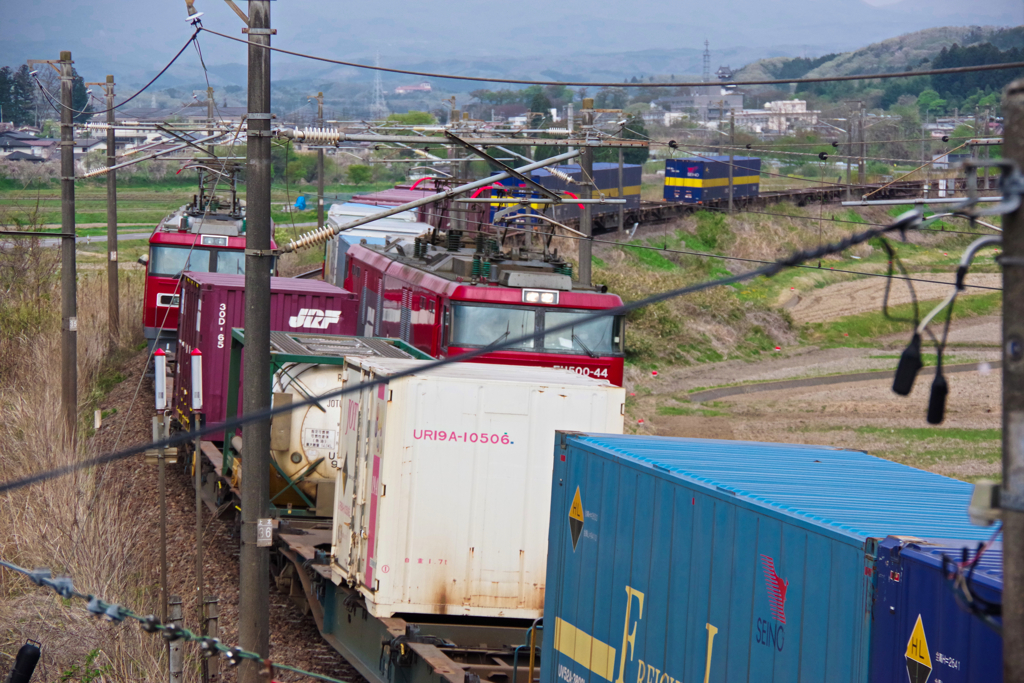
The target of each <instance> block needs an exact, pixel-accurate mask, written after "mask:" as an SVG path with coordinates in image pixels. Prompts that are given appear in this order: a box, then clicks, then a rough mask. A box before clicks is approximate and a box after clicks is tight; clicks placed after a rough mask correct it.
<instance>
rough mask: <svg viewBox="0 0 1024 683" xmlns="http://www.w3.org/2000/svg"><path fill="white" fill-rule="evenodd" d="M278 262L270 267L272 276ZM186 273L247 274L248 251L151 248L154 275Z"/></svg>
mask: <svg viewBox="0 0 1024 683" xmlns="http://www.w3.org/2000/svg"><path fill="white" fill-rule="evenodd" d="M190 251H191V253H189V252H190ZM276 263H277V259H276V258H275V259H274V260H273V262H272V265H271V268H270V272H271V273H273V272H274V270H275V268H276ZM185 271H190V272H193V273H227V274H229V275H245V252H244V251H243V250H241V249H226V250H220V249H200V248H199V247H192V248H191V249H190V248H189V247H171V246H154V247H152V248H151V249H150V255H149V274H150V275H157V276H161V277H178V276H179V275H181V274H182V273H183V272H185Z"/></svg>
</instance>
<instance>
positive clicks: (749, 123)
mask: <svg viewBox="0 0 1024 683" xmlns="http://www.w3.org/2000/svg"><path fill="white" fill-rule="evenodd" d="M820 114H821V112H820V111H817V110H811V111H808V109H807V102H805V101H804V100H779V101H777V102H767V103H765V105H764V109H744V110H743V111H741V112H738V113H737V114H736V125H737V126H739V127H740V128H743V129H745V130H749V131H752V132H754V133H777V134H785V133H788V132H790V131H793V130H798V129H801V128H809V127H811V126H813V125H815V124H817V123H818V116H819V115H820Z"/></svg>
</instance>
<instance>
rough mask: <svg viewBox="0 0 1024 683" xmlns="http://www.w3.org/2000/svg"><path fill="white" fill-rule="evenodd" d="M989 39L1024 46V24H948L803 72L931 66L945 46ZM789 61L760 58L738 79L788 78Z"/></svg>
mask: <svg viewBox="0 0 1024 683" xmlns="http://www.w3.org/2000/svg"><path fill="white" fill-rule="evenodd" d="M986 42H988V43H992V44H993V45H995V46H996V47H998V48H1000V49H1007V48H1010V47H1021V46H1024V26H1018V27H1015V28H999V27H994V26H966V27H964V26H946V27H942V28H930V29H925V30H923V31H917V32H915V33H907V34H904V35H902V36H897V37H896V38H889V39H888V40H883V41H881V42H878V43H872V44H871V45H868V46H867V47H864V48H861V49H859V50H854V51H852V52H843V53H841V54H838V55H836V56H835V57H834V58H833V59H830V60H828V61H826V62H825V63H824V64H821V65H818V66H816V67H815V68H812V69H810V70H808V71H806V72H805V73H804V74H801V75H802V76H807V77H828V76H846V75H852V74H877V73H886V72H894V71H913V70H916V69H922V68H927V65H924V66H922V62H924V61H925V60H928V61H931V60H933V59H934V58H935V56H936V55H938V54H939V52H941V51H942V49H943V48H948V47H951V46H952V45H954V44H957V45H960V46H961V47H966V46H968V45H976V44H979V43H986ZM788 62H789V60H787V59H781V58H777V57H776V58H771V59H759V60H757V61H755V62H753V63H751V64H748V65H747V66H745V67H743V68H742V69H740V70H739V71H738V72H736V76H735V80H737V81H742V80H760V79H768V78H784V77H786V76H783V75H782V70H783V69H784V68H785V67H786V66H787V64H788Z"/></svg>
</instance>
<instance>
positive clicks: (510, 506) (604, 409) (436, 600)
mask: <svg viewBox="0 0 1024 683" xmlns="http://www.w3.org/2000/svg"><path fill="white" fill-rule="evenodd" d="M422 365H423V362H422V361H413V360H400V359H391V358H347V359H346V360H345V367H344V370H343V372H344V373H345V375H346V379H347V382H348V384H349V385H350V386H355V385H357V384H359V383H361V382H363V381H365V380H367V379H376V378H388V377H391V376H393V375H394V374H396V373H397V372H401V371H406V370H415V369H416V368H417V367H419V366H422ZM343 400H344V401H345V405H344V406H343V407H342V416H343V418H344V419H343V423H342V427H341V434H340V438H339V446H338V450H339V453H338V463H339V465H338V467H339V470H338V477H337V479H336V482H335V499H334V502H335V505H334V510H335V511H334V520H333V530H334V531H333V538H332V549H331V570H332V575H333V580H334V582H335V583H341V582H342V581H346V582H351V583H354V584H355V585H356V587H357V588H358V589H359V590H360V592H361V593H362V594H363V597H364V598H365V600H366V609H367V611H369V612H370V614H372V615H374V616H376V617H379V618H384V617H391V616H392V615H394V614H396V613H413V614H443V615H452V616H467V617H497V618H512V619H536V618H537V617H540V616H541V614H542V613H543V608H544V570H545V567H546V566H547V548H548V540H547V539H548V534H547V525H548V510H549V507H550V499H549V496H550V491H551V489H550V488H549V482H550V480H551V451H550V447H551V446H550V444H551V442H552V441H553V440H554V438H555V430H556V429H561V428H568V429H592V428H593V427H594V426H596V425H602V426H601V427H600V429H602V430H608V431H615V432H619V433H621V431H622V410H623V403H624V401H625V393H624V391H623V389H622V388H621V387H616V386H612V385H610V384H609V383H608V382H607V381H605V380H596V379H591V378H589V377H583V376H582V375H577V374H576V373H574V372H571V371H569V370H555V369H554V368H533V367H519V366H508V365H480V364H477V363H454V364H451V365H447V366H445V367H442V368H435V369H434V370H432V371H430V372H429V373H426V372H425V373H422V374H419V373H414V374H412V375H408V376H405V377H400V378H395V379H391V380H390V381H388V383H387V385H379V386H373V387H367V388H364V389H362V390H361V393H360V394H359V396H350V397H347V398H343ZM586 425H591V427H587V426H586Z"/></svg>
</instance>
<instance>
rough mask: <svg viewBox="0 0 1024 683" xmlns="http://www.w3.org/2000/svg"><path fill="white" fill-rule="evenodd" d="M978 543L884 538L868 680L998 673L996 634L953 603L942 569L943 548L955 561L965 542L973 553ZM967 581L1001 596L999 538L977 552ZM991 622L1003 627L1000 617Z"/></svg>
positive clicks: (979, 677)
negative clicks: (996, 541) (969, 580)
mask: <svg viewBox="0 0 1024 683" xmlns="http://www.w3.org/2000/svg"><path fill="white" fill-rule="evenodd" d="M977 546H978V544H977V542H971V541H949V540H921V539H914V540H907V539H900V538H887V539H885V540H884V541H882V543H881V544H880V545H879V549H878V563H877V567H878V585H877V589H876V597H875V603H874V609H873V619H874V626H873V631H872V634H871V681H872V683H875V682H876V681H877V682H878V683H906V682H907V681H908V680H910V681H925V680H928V681H932V682H937V681H942V683H968V682H969V681H985V682H986V683H999V681H1002V680H1003V639H1002V636H1000V635H999V634H998V633H997V632H996V631H995V630H994V629H993V628H991V627H990V626H989V625H987V624H986V623H985V622H984V621H982V619H980V618H978V617H977V616H974V615H972V614H970V613H969V612H967V611H966V610H965V609H964V608H963V607H962V606H961V605H960V604H958V602H957V599H956V597H955V596H954V593H953V590H952V584H951V583H950V581H948V580H947V579H946V576H945V575H944V574H943V566H942V560H943V556H946V557H948V558H949V559H950V560H952V561H954V562H958V561H960V560H961V559H962V557H961V551H962V549H963V548H965V547H966V548H968V549H969V550H970V551H971V552H970V554H969V557H970V558H972V559H973V558H974V556H975V554H974V551H975V550H976V549H977ZM969 588H970V592H971V594H973V595H976V596H979V597H980V598H981V599H982V600H985V601H987V602H989V603H996V604H999V603H1001V602H1002V595H1003V548H1002V544H1000V543H996V544H994V545H992V547H990V548H989V549H988V550H986V551H985V552H984V553H983V554H982V556H981V559H980V560H979V561H978V562H977V565H976V566H975V569H974V574H973V575H972V576H971V582H970V586H969ZM919 620H920V624H919V623H918V621H919ZM993 622H994V623H995V624H996V625H998V626H1000V627H1001V624H1002V619H1000V618H998V617H995V618H993Z"/></svg>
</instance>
